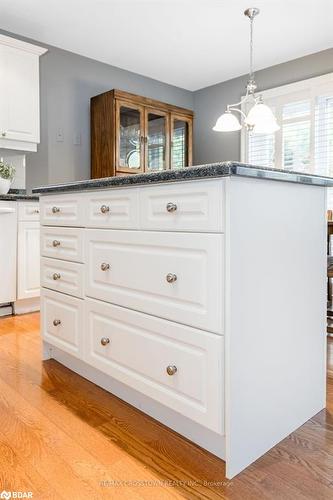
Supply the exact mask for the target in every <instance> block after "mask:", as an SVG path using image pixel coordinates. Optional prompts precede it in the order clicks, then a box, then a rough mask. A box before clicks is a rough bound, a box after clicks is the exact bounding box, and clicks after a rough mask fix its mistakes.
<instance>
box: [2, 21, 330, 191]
mask: <svg viewBox="0 0 333 500" xmlns="http://www.w3.org/2000/svg"><path fill="white" fill-rule="evenodd" d="M0 33H4V34H8V35H9V36H14V37H16V38H21V39H23V40H26V39H25V38H23V37H20V36H19V35H15V34H13V33H7V32H5V31H1V30H0ZM27 41H31V42H32V43H37V44H40V45H42V46H44V47H47V48H48V49H49V51H48V52H47V53H46V54H45V55H44V56H42V57H41V61H40V91H41V143H40V145H39V146H38V152H37V153H29V154H27V168H26V179H27V188H28V190H30V189H31V188H32V187H34V186H40V185H42V184H49V183H57V182H67V181H72V180H80V179H86V178H89V177H90V124H89V122H90V118H89V105H90V97H92V96H94V95H97V94H100V93H101V92H105V91H107V90H110V89H113V88H118V89H121V90H126V91H128V92H133V93H135V94H139V95H143V96H147V97H152V98H155V99H158V100H161V101H165V102H168V103H170V104H175V105H178V106H183V107H185V108H189V109H194V112H195V122H194V163H195V164H197V165H198V164H201V163H209V162H214V161H221V160H239V158H240V133H239V132H231V133H229V134H221V133H216V132H213V131H212V130H211V129H212V127H213V125H214V124H215V121H216V118H217V117H218V116H219V115H220V114H221V113H222V112H223V111H224V109H225V107H226V105H227V104H229V103H232V102H236V101H238V100H239V98H240V96H241V95H243V94H244V90H245V85H246V81H247V75H244V76H242V77H239V78H235V79H233V80H229V81H227V82H223V83H220V84H217V85H214V86H211V87H207V88H205V89H202V90H198V91H196V92H190V91H187V90H184V89H180V88H177V87H174V86H171V85H167V84H164V83H161V82H159V81H157V80H152V79H150V78H146V77H143V76H140V75H137V74H135V73H131V72H129V71H125V70H122V69H119V68H116V67H113V66H109V65H107V64H103V63H100V62H98V61H94V60H92V59H89V58H86V57H83V56H79V55H77V54H73V53H71V52H67V51H65V50H61V49H58V48H55V47H50V46H47V45H46V44H43V43H39V42H34V41H33V40H27ZM328 72H333V49H329V50H326V51H323V52H319V53H317V54H313V55H310V56H306V57H303V58H300V59H295V60H294V61H289V62H287V63H284V64H279V65H277V66H272V67H270V68H267V69H264V70H261V71H258V72H257V73H256V78H257V82H258V84H259V86H260V90H265V89H267V88H271V87H276V86H279V85H284V84H287V83H291V82H295V81H297V80H302V79H305V78H310V77H313V76H318V75H321V74H324V73H328ZM59 129H61V130H62V131H63V136H64V140H63V142H57V140H56V136H57V132H58V130H59ZM77 134H80V135H81V145H75V144H74V143H73V139H74V136H75V135H77Z"/></svg>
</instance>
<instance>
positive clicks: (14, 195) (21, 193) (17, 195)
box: [0, 189, 39, 201]
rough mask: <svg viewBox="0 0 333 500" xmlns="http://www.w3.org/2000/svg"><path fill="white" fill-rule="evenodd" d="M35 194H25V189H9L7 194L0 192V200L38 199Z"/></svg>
mask: <svg viewBox="0 0 333 500" xmlns="http://www.w3.org/2000/svg"><path fill="white" fill-rule="evenodd" d="M38 200H39V196H38V195H37V194H26V190H25V189H10V190H9V193H7V194H0V201H38Z"/></svg>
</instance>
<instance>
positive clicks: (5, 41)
mask: <svg viewBox="0 0 333 500" xmlns="http://www.w3.org/2000/svg"><path fill="white" fill-rule="evenodd" d="M0 44H1V45H7V46H8V47H13V48H16V49H20V50H24V51H25V52H30V53H31V54H36V55H37V56H42V55H43V54H45V53H46V52H48V49H45V48H44V47H40V46H38V45H33V44H32V43H28V42H23V40H18V39H17V38H13V37H11V36H6V35H0Z"/></svg>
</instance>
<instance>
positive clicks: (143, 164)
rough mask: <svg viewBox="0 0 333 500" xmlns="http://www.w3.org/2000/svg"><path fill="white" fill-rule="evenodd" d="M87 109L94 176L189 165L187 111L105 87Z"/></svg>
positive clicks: (189, 113)
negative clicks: (89, 121)
mask: <svg viewBox="0 0 333 500" xmlns="http://www.w3.org/2000/svg"><path fill="white" fill-rule="evenodd" d="M90 111H91V177H92V178H93V179H96V178H100V177H110V176H114V175H126V174H136V173H141V172H154V171H159V170H165V169H170V168H172V169H177V168H182V167H187V166H189V165H192V130H193V112H192V111H191V110H188V109H184V108H179V107H178V106H172V105H170V104H165V103H163V102H160V101H156V100H153V99H149V98H147V97H141V96H137V95H135V94H130V93H128V92H123V91H121V90H110V91H109V92H105V93H104V94H100V95H98V96H95V97H93V98H92V99H91V108H90Z"/></svg>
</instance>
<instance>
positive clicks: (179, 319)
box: [34, 162, 333, 478]
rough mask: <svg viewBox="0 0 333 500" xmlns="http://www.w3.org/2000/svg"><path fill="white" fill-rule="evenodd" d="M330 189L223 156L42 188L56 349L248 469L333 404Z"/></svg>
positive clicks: (231, 471) (51, 352) (318, 180)
mask: <svg viewBox="0 0 333 500" xmlns="http://www.w3.org/2000/svg"><path fill="white" fill-rule="evenodd" d="M330 186H333V181H332V179H329V178H325V177H319V176H311V175H306V174H303V173H295V172H288V171H280V170H270V169H264V168H257V167H253V166H250V165H245V164H240V163H236V162H223V163H217V164H212V165H203V166H199V167H191V168H187V169H182V170H177V171H163V172H156V173H150V174H143V175H130V176H126V177H112V178H106V179H97V180H89V181H80V182H74V183H71V184H63V185H56V186H45V187H41V188H36V189H35V190H34V192H36V193H39V194H40V210H41V225H42V228H41V255H42V258H41V284H42V287H43V288H42V293H41V311H42V320H41V329H42V336H43V345H44V349H43V355H44V359H49V358H54V359H56V360H58V361H59V362H60V363H63V364H64V365H66V366H67V367H69V368H70V369H72V370H74V371H75V372H77V373H79V374H81V375H82V376H84V377H85V378H87V379H89V380H91V381H93V382H94V383H96V384H97V385H99V386H101V387H103V388H104V389H106V390H108V391H110V392H112V393H113V394H115V395H117V396H118V397H120V398H122V399H123V400H125V401H127V402H129V403H130V404H132V405H134V406H135V407H137V408H139V409H141V410H142V411H144V412H145V413H147V414H149V415H151V416H152V417H154V418H155V419H157V420H159V421H161V422H163V423H164V424H166V425H167V426H169V427H171V428H172V429H174V430H175V431H177V432H179V433H180V434H182V435H184V436H186V437H187V438H188V439H190V440H192V441H193V442H195V443H197V444H199V445H200V446H202V447H203V448H205V449H207V450H209V451H211V452H212V453H214V454H215V455H217V456H219V457H220V458H222V459H223V460H225V461H226V476H227V477H228V478H232V477H233V476H235V475H236V474H238V473H239V472H240V471H241V470H243V469H244V468H245V467H247V466H248V465H249V464H250V463H252V462H253V461H254V460H256V459H257V458H259V457H260V456H261V455H262V454H264V453H265V452H266V451H268V450H269V449H270V448H271V447H272V446H274V445H275V444H277V443H278V442H279V441H281V440H282V439H283V438H285V437H286V436H287V435H288V434H290V433H291V432H292V431H294V430H295V429H296V428H298V427H299V426H300V425H302V424H303V423H304V422H306V421H307V420H308V419H309V418H311V417H312V416H313V415H315V414H316V413H317V412H319V411H321V410H322V409H323V408H324V407H325V386H326V384H325V375H326V374H325V354H326V331H325V329H326V323H325V306H326V297H325V293H326V220H325V214H326V188H327V187H330Z"/></svg>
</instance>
